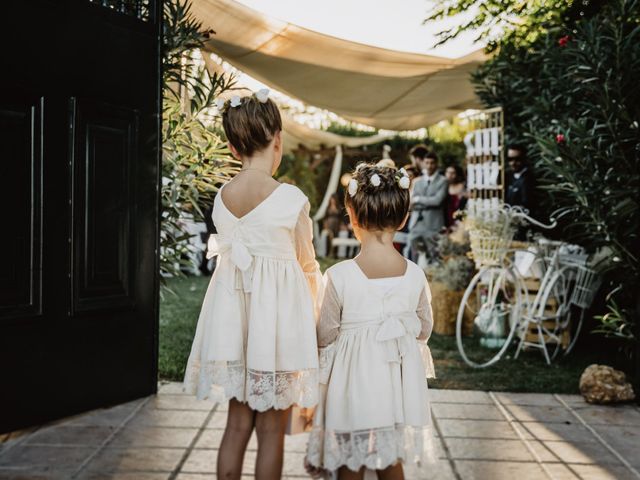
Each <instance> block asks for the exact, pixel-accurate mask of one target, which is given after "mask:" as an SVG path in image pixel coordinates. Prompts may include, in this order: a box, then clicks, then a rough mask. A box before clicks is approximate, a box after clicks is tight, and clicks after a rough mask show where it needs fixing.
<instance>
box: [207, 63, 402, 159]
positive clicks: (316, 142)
mask: <svg viewBox="0 0 640 480" xmlns="http://www.w3.org/2000/svg"><path fill="white" fill-rule="evenodd" d="M202 58H203V59H204V64H205V66H206V68H207V70H209V72H210V73H212V74H213V73H217V74H219V75H225V74H226V72H225V71H224V69H223V68H222V66H220V65H218V64H217V63H216V62H214V61H213V60H212V59H211V58H209V56H208V55H207V54H206V53H205V54H203V56H202ZM235 94H238V95H247V94H251V91H250V90H248V89H246V88H245V87H244V86H243V85H236V86H235V88H234V89H233V91H231V92H228V93H227V94H226V95H225V98H226V97H230V96H232V95H235ZM280 114H281V116H282V140H283V144H284V151H285V153H291V152H292V151H293V150H295V149H297V148H298V147H299V146H300V145H303V146H304V147H306V148H308V149H310V150H317V149H319V148H321V147H325V148H332V147H337V146H338V145H342V146H345V147H361V146H363V145H373V144H375V143H380V142H382V141H384V140H386V139H387V138H389V137H391V136H392V135H391V134H384V133H378V134H376V135H372V136H369V137H348V136H346V135H338V134H336V133H332V132H327V131H325V130H319V129H315V128H311V127H308V126H306V125H303V124H301V123H299V122H297V121H295V120H294V119H293V118H292V117H291V115H289V114H288V113H287V111H286V110H283V109H280Z"/></svg>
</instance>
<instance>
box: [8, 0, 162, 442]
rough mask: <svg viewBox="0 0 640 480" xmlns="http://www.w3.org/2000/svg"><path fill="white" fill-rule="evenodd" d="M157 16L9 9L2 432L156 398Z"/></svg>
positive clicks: (124, 7)
mask: <svg viewBox="0 0 640 480" xmlns="http://www.w3.org/2000/svg"><path fill="white" fill-rule="evenodd" d="M160 12H161V0H156V1H154V0H113V1H108V0H95V1H90V0H29V1H21V0H8V1H6V2H2V6H0V52H1V53H2V55H1V57H0V64H1V65H2V67H1V71H2V73H1V75H0V178H1V182H0V185H1V186H2V190H1V191H2V193H3V198H4V201H3V202H2V210H1V212H2V216H1V217H0V222H1V223H0V225H1V230H2V233H1V234H0V252H1V253H2V260H1V262H2V265H1V267H0V372H1V375H0V403H1V404H2V406H1V407H0V432H5V431H10V430H13V429H16V428H19V427H23V426H27V425H32V424H36V423H39V422H43V421H46V420H50V419H53V418H57V417H61V416H65V415H69V414H73V413H77V412H80V411H84V410H88V409H92V408H95V407H99V406H104V405H109V404H113V403H118V402H122V401H125V400H129V399H133V398H137V397H140V396H143V395H147V394H150V393H153V392H155V390H156V376H157V358H156V357H157V332H158V238H159V235H158V233H159V230H158V228H159V214H158V211H159V210H158V208H159V207H158V206H159V191H158V185H159V125H160V123H159V106H160V91H161V89H160V76H159V75H160V66H159V45H160V41H159V40H160V14H159V13H160Z"/></svg>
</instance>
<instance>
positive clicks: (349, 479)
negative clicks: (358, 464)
mask: <svg viewBox="0 0 640 480" xmlns="http://www.w3.org/2000/svg"><path fill="white" fill-rule="evenodd" d="M364 470H365V469H364V467H362V468H361V469H360V470H358V471H357V472H354V471H353V470H349V469H348V468H347V467H340V468H339V469H338V480H362V479H363V478H364Z"/></svg>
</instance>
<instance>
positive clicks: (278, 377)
mask: <svg viewBox="0 0 640 480" xmlns="http://www.w3.org/2000/svg"><path fill="white" fill-rule="evenodd" d="M223 189H224V187H223V188H222V189H221V190H220V192H218V195H217V197H216V199H215V202H214V207H213V214H212V217H213V221H214V223H215V225H216V228H217V231H218V233H217V234H216V235H212V236H211V238H210V240H209V253H208V257H211V256H214V255H218V262H217V266H216V269H215V272H214V274H213V276H212V278H211V282H210V284H209V287H208V289H207V293H206V295H205V298H204V302H203V305H202V310H201V312H200V317H199V319H198V326H197V328H196V334H195V337H194V340H193V345H192V347H191V355H190V356H189V361H188V363H187V369H186V373H185V379H184V387H185V391H187V392H189V393H195V394H196V395H197V396H198V398H213V399H215V400H217V401H223V400H225V399H228V398H236V399H237V400H239V401H241V402H247V403H248V405H249V407H251V408H252V409H253V410H258V411H265V410H268V409H270V408H276V409H286V408H288V407H289V406H291V405H293V404H296V405H299V406H301V407H311V406H314V405H315V404H316V403H317V396H318V356H317V349H316V347H317V344H316V330H315V328H316V324H315V312H314V305H315V300H314V297H315V296H316V295H317V293H318V292H317V290H318V288H319V287H320V286H321V285H322V278H321V274H320V271H319V268H318V263H317V262H316V260H315V253H314V249H313V242H312V230H313V228H312V223H311V219H310V218H309V202H308V200H307V197H306V196H305V195H304V194H303V193H302V192H301V191H300V189H298V188H297V187H294V186H292V185H287V184H281V185H279V186H278V187H277V188H276V189H275V190H274V191H273V193H271V195H270V196H268V197H267V198H266V199H264V200H263V201H262V203H260V204H259V205H257V206H256V207H255V208H254V209H253V210H251V211H250V212H249V213H247V214H246V215H244V216H242V217H240V218H238V217H236V216H235V215H234V214H232V213H231V212H230V211H229V210H228V209H227V207H226V206H225V204H224V201H223V200H222V195H221V192H222V190H223Z"/></svg>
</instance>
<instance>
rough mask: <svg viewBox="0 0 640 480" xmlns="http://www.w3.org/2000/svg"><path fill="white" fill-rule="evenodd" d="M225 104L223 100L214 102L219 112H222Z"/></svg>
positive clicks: (219, 99)
mask: <svg viewBox="0 0 640 480" xmlns="http://www.w3.org/2000/svg"><path fill="white" fill-rule="evenodd" d="M225 103H227V101H226V100H225V99H224V98H218V99H217V100H216V107H217V108H218V111H219V112H222V110H224V104H225Z"/></svg>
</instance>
